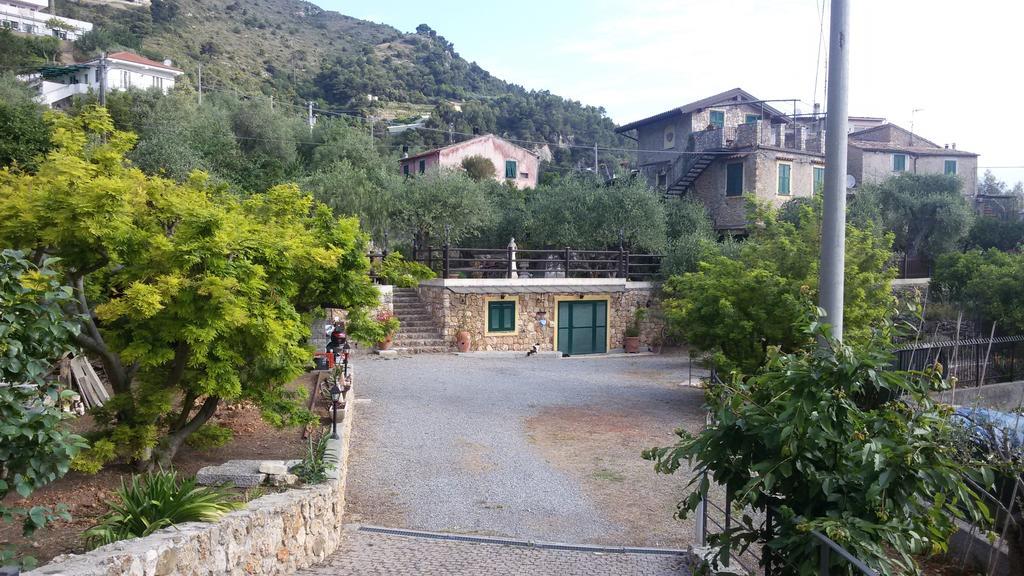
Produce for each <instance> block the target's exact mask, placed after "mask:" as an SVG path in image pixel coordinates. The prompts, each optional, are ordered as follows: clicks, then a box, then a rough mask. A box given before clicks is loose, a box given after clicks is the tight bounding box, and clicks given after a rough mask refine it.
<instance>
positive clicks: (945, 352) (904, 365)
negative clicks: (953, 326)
mask: <svg viewBox="0 0 1024 576" xmlns="http://www.w3.org/2000/svg"><path fill="white" fill-rule="evenodd" d="M936 362H939V363H940V364H942V366H943V367H944V368H945V370H944V371H945V373H946V374H947V375H949V376H955V377H956V379H957V383H958V385H959V386H983V385H985V384H998V383H1002V382H1013V381H1015V380H1019V379H1021V378H1022V377H1024V335H1017V336H997V337H994V338H970V339H960V340H942V341H937V342H921V343H917V344H912V345H907V346H904V347H902V348H899V349H897V350H896V360H895V362H894V364H895V366H894V367H895V368H896V369H898V370H923V369H924V368H926V367H927V366H931V365H933V364H935V363H936Z"/></svg>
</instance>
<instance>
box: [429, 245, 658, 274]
mask: <svg viewBox="0 0 1024 576" xmlns="http://www.w3.org/2000/svg"><path fill="white" fill-rule="evenodd" d="M663 258H664V256H663V255H661V254H634V253H631V252H629V250H626V249H620V250H579V249H574V248H563V249H560V250H521V249H513V248H457V247H453V246H442V247H440V248H434V247H432V246H427V247H425V248H414V249H413V260H414V261H415V262H419V263H421V264H424V265H426V266H427V267H429V268H430V269H431V270H433V271H434V272H436V273H437V274H438V275H439V276H441V277H442V278H450V277H453V276H454V277H466V278H625V279H628V280H657V279H659V278H661V262H662V259H663Z"/></svg>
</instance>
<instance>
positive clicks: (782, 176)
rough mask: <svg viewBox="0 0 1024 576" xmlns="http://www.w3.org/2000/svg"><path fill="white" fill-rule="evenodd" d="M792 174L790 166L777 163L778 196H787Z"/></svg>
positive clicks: (789, 192) (791, 166)
mask: <svg viewBox="0 0 1024 576" xmlns="http://www.w3.org/2000/svg"><path fill="white" fill-rule="evenodd" d="M792 174H793V165H792V164H783V163H781V162H780V163H779V189H778V194H779V196H789V195H790V194H791V191H790V179H791V177H792Z"/></svg>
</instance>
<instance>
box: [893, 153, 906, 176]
mask: <svg viewBox="0 0 1024 576" xmlns="http://www.w3.org/2000/svg"><path fill="white" fill-rule="evenodd" d="M906 169H907V156H906V154H893V155H892V170H893V172H903V171H904V170H906Z"/></svg>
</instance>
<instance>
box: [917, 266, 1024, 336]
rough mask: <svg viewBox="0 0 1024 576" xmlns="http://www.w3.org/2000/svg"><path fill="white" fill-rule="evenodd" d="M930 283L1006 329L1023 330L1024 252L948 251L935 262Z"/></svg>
mask: <svg viewBox="0 0 1024 576" xmlns="http://www.w3.org/2000/svg"><path fill="white" fill-rule="evenodd" d="M931 285H932V289H933V290H937V291H944V292H945V293H947V294H948V295H949V297H950V298H951V299H952V300H953V301H954V302H956V303H958V304H960V305H961V306H963V307H964V308H966V309H967V310H969V311H971V312H974V313H977V314H980V315H981V316H983V317H984V318H985V319H987V320H989V321H992V322H995V323H996V325H997V326H998V327H999V328H1000V329H1002V330H1004V331H1009V332H1011V333H1020V332H1022V331H1024V305H1022V304H1021V299H1020V289H1021V286H1024V253H1020V252H1017V253H1007V252H1003V251H1001V250H996V249H990V250H986V251H984V252H982V251H981V250H971V251H969V252H966V253H951V254H946V255H945V256H943V257H942V258H940V259H939V261H938V262H936V264H935V272H933V273H932V282H931Z"/></svg>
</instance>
